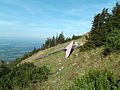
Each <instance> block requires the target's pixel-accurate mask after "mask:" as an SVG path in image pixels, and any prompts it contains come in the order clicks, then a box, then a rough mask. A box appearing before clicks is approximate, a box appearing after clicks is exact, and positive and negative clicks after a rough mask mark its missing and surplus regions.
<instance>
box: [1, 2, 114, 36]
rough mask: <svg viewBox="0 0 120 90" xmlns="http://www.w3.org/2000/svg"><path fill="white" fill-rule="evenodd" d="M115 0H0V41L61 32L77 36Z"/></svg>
mask: <svg viewBox="0 0 120 90" xmlns="http://www.w3.org/2000/svg"><path fill="white" fill-rule="evenodd" d="M115 2H116V1H115V0H0V38H6V37H8V38H9V37H12V38H14V37H15V38H47V37H50V36H53V35H56V34H57V33H60V32H64V34H65V36H66V37H70V36H72V35H73V34H75V35H81V34H84V33H86V32H88V31H89V30H90V28H91V26H92V24H91V23H92V21H93V17H94V16H95V15H96V14H97V13H99V12H101V11H102V9H103V8H109V9H110V10H111V9H112V7H113V6H115Z"/></svg>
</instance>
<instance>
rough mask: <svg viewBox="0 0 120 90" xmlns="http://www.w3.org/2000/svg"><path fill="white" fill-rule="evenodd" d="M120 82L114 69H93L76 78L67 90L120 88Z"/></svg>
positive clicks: (111, 89)
mask: <svg viewBox="0 0 120 90" xmlns="http://www.w3.org/2000/svg"><path fill="white" fill-rule="evenodd" d="M119 83H120V82H117V80H116V79H115V75H114V73H113V72H112V71H109V70H105V71H104V72H100V71H99V70H92V71H90V72H89V73H88V74H86V75H84V76H82V77H81V78H78V79H76V80H75V82H74V84H73V85H72V86H71V87H69V88H68V89H67V90H118V89H119V88H120V85H119Z"/></svg>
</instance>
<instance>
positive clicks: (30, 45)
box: [0, 38, 44, 62]
mask: <svg viewBox="0 0 120 90" xmlns="http://www.w3.org/2000/svg"><path fill="white" fill-rule="evenodd" d="M43 43H44V40H41V39H40V40H36V39H13V38H11V39H10V38H0V59H2V60H4V61H5V62H10V61H13V60H15V59H16V58H19V57H21V56H23V55H24V53H25V52H29V51H31V50H33V49H34V48H40V47H41V45H42V44H43Z"/></svg>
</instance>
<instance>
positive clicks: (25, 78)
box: [0, 63, 50, 90]
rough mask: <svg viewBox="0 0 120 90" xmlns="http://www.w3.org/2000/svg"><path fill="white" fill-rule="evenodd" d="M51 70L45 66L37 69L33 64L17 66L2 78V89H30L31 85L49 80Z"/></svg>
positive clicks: (0, 84) (0, 83)
mask: <svg viewBox="0 0 120 90" xmlns="http://www.w3.org/2000/svg"><path fill="white" fill-rule="evenodd" d="M49 75H50V70H49V69H47V68H46V67H45V66H43V67H37V66H35V65H34V64H33V63H25V64H20V65H19V66H16V67H14V68H12V69H10V71H9V72H8V73H7V74H5V75H3V76H2V77H1V78H0V87H1V88H3V89H5V90H6V89H8V90H9V89H10V90H11V89H12V88H14V87H16V86H17V87H22V88H25V87H28V86H29V85H30V84H34V83H42V82H44V81H46V80H47V79H48V76H49Z"/></svg>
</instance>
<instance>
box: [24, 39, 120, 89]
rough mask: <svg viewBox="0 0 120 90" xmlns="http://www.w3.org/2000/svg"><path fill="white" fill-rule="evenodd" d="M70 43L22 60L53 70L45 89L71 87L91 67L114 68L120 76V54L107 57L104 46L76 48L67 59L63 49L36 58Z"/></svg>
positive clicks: (80, 40) (44, 86) (82, 40)
mask: <svg viewBox="0 0 120 90" xmlns="http://www.w3.org/2000/svg"><path fill="white" fill-rule="evenodd" d="M77 41H78V42H84V41H85V40H84V39H83V38H81V39H79V40H77ZM68 43H69V42H68ZM68 43H64V44H60V45H57V46H55V47H52V48H50V49H46V50H43V51H40V52H38V53H36V54H35V55H33V56H32V57H30V58H28V59H26V60H24V61H23V62H22V63H24V62H33V63H34V64H35V65H37V66H43V65H45V66H47V67H48V68H49V69H50V70H51V72H52V75H51V76H50V77H49V79H48V81H47V82H45V83H43V87H42V88H44V89H45V90H63V89H64V88H66V87H69V86H70V85H71V84H72V83H73V81H74V79H75V78H77V77H80V76H81V75H84V74H85V73H86V72H88V71H89V70H91V69H99V70H104V69H105V68H108V69H111V70H113V71H114V72H115V73H116V75H117V76H118V77H119V76H120V55H117V54H111V55H109V56H107V57H103V56H102V55H101V52H102V47H101V48H97V49H93V50H91V51H86V52H80V50H79V49H77V50H74V51H73V53H72V54H71V56H70V57H69V58H67V59H66V58H65V52H64V51H63V52H60V53H57V54H55V55H51V56H49V57H46V58H43V59H40V60H34V59H35V58H37V57H39V56H41V55H44V54H47V53H49V52H51V51H56V50H60V49H62V48H63V47H66V46H67V44H68ZM76 54H78V56H76ZM40 88H41V86H39V84H38V85H37V89H38V90H39V89H40Z"/></svg>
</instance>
